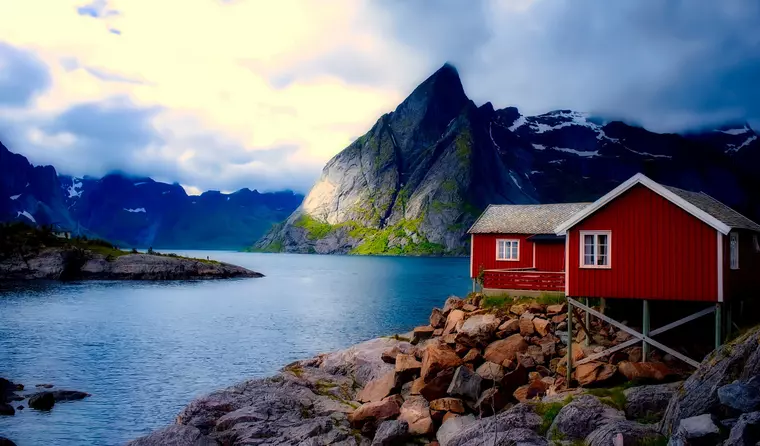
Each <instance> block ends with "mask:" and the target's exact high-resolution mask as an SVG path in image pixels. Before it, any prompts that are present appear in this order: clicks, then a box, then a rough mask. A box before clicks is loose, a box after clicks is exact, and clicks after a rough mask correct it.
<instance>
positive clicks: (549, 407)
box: [533, 396, 573, 441]
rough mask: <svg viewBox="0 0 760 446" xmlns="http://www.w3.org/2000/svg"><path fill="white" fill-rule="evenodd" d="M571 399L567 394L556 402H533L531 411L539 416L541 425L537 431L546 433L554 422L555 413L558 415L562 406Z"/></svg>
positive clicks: (542, 433)
mask: <svg viewBox="0 0 760 446" xmlns="http://www.w3.org/2000/svg"><path fill="white" fill-rule="evenodd" d="M572 401H573V397H572V396H568V397H567V398H565V399H564V400H562V401H558V402H556V403H535V404H534V406H533V411H534V412H536V414H537V415H539V416H540V417H541V426H540V427H539V433H540V434H541V435H546V433H547V432H548V431H549V428H550V427H551V425H552V423H554V419H555V418H557V415H559V411H560V410H562V408H563V407H565V406H567V405H568V404H570V403H571V402H572ZM558 441H559V440H558Z"/></svg>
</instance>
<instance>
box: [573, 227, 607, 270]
mask: <svg viewBox="0 0 760 446" xmlns="http://www.w3.org/2000/svg"><path fill="white" fill-rule="evenodd" d="M611 239H612V233H611V232H610V231H581V267H582V268H610V263H611V261H610V251H611Z"/></svg>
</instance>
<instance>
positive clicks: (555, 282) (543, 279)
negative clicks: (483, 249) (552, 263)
mask: <svg viewBox="0 0 760 446" xmlns="http://www.w3.org/2000/svg"><path fill="white" fill-rule="evenodd" d="M483 287H484V288H491V289H502V290H528V291H553V292H557V291H560V292H564V291H565V273H564V271H537V270H535V269H533V268H517V269H487V270H485V271H484V276H483Z"/></svg>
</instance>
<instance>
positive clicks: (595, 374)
mask: <svg viewBox="0 0 760 446" xmlns="http://www.w3.org/2000/svg"><path fill="white" fill-rule="evenodd" d="M616 370H617V367H615V366H614V365H612V364H607V363H605V362H598V361H590V362H587V363H584V364H581V365H579V366H577V367H576V368H575V379H576V380H577V381H578V384H579V385H580V386H582V387H588V386H591V385H598V384H601V383H603V382H605V381H607V380H609V379H611V378H612V377H613V376H615V371H616Z"/></svg>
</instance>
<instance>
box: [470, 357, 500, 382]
mask: <svg viewBox="0 0 760 446" xmlns="http://www.w3.org/2000/svg"><path fill="white" fill-rule="evenodd" d="M475 373H477V374H478V376H480V377H481V378H482V379H484V380H486V381H494V382H500V381H501V380H502V379H504V367H502V366H501V364H496V363H495V362H490V361H486V362H484V363H483V364H481V365H480V367H478V368H477V370H475Z"/></svg>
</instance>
